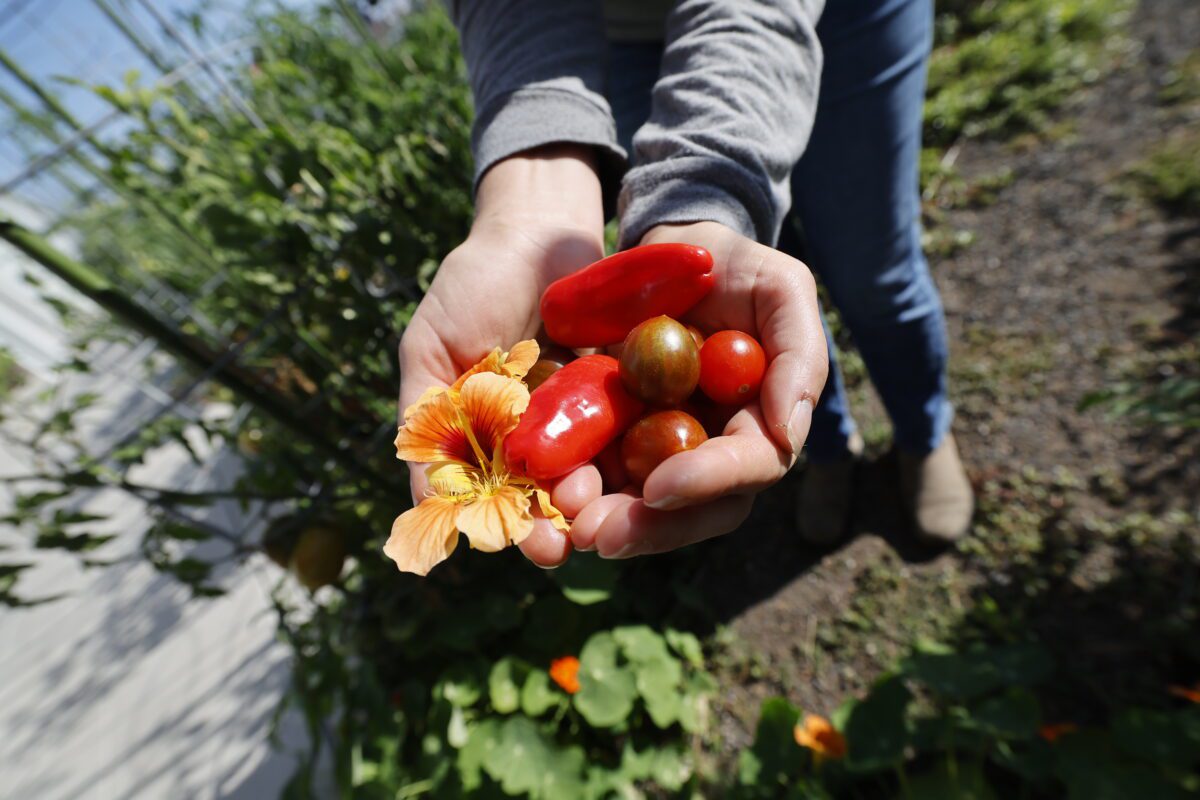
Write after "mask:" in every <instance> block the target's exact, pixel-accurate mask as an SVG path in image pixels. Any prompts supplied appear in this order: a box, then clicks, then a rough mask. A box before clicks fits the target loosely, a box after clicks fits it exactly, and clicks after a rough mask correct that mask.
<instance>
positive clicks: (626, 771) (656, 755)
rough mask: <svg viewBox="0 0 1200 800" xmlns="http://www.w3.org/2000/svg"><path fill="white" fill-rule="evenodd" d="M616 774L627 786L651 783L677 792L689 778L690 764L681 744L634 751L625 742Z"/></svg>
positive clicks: (690, 773) (690, 772)
mask: <svg viewBox="0 0 1200 800" xmlns="http://www.w3.org/2000/svg"><path fill="white" fill-rule="evenodd" d="M619 772H620V776H621V777H622V778H623V779H625V781H626V782H627V783H628V784H633V783H636V782H639V781H645V780H651V781H654V783H656V784H658V785H659V786H661V787H662V788H663V789H666V790H667V791H671V792H677V791H679V790H680V789H682V788H683V785H684V784H685V783H686V782H687V780H688V778H690V777H691V775H692V765H691V760H690V758H689V756H688V753H687V752H686V750H684V748H683V746H682V745H675V746H671V745H666V746H663V747H647V748H646V749H645V750H642V751H640V752H638V751H637V750H635V749H634V748H633V746H632V745H631V744H630V743H629V742H626V743H625V749H624V750H623V751H622V752H621V766H620V768H619Z"/></svg>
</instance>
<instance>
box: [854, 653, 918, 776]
mask: <svg viewBox="0 0 1200 800" xmlns="http://www.w3.org/2000/svg"><path fill="white" fill-rule="evenodd" d="M911 699H912V693H911V692H909V691H908V689H907V687H905V685H904V682H903V681H902V680H901V679H900V677H899V676H894V675H893V676H887V677H884V678H883V679H881V680H879V681H877V682H876V683H875V685H874V686H872V687H871V691H870V693H868V694H867V696H866V697H864V698H863V699H862V700H860V701H859V702H858V704H857V705H855V706H854V708H853V709H852V710H851V711H850V714H849V716H848V717H847V719H846V728H845V730H844V731H842V733H843V734H844V735H845V737H846V745H847V748H848V752H847V766H848V767H850V768H852V769H858V770H873V769H879V768H881V767H886V766H890V765H893V764H896V763H898V762H899V761H900V760H901V759H902V758H903V757H904V748H905V746H906V745H907V744H908V725H907V722H906V715H905V711H906V710H907V708H908V703H909V701H910V700H911Z"/></svg>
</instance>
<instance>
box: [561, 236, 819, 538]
mask: <svg viewBox="0 0 1200 800" xmlns="http://www.w3.org/2000/svg"><path fill="white" fill-rule="evenodd" d="M654 242H685V243H688V244H696V245H700V246H702V247H706V248H708V250H709V251H710V252H711V253H712V255H713V260H714V262H715V268H714V272H715V275H716V286H715V287H714V289H713V291H712V292H711V293H710V294H709V295H708V296H707V297H706V298H705V299H704V300H703V301H701V302H700V304H699V305H697V306H696V307H695V308H694V309H692V310H691V311H690V312H689V313H688V314H687V315H686V316H685V318H684V321H685V322H690V323H692V324H694V325H696V326H697V327H698V328H700V330H701V331H704V332H705V333H706V334H707V333H715V332H716V331H719V330H728V329H732V330H740V331H744V332H746V333H748V334H750V335H752V336H754V337H755V338H756V339H758V340H759V341H760V342H761V343H762V345H763V349H764V350H765V351H766V354H767V359H768V366H767V373H766V377H765V379H764V381H763V386H762V391H761V393H760V395H759V398H758V400H756V401H755V402H753V403H751V404H749V405H747V406H745V407H743V408H742V409H741V410H739V411H738V412H737V413H736V414H734V416H733V417H732V418H731V419H730V420H729V422H728V424H727V425H726V426H725V429H724V431H723V432H722V435H720V436H716V437H713V438H712V439H709V440H708V441H706V442H705V443H703V444H702V445H700V446H699V447H697V448H696V449H695V450H690V451H688V452H684V453H678V454H676V455H674V456H671V457H670V458H669V459H667V460H666V461H664V462H663V463H662V464H660V465H659V466H658V467H657V468H656V469H655V470H654V472H652V473H651V474H650V476H649V477H648V478H647V479H646V482H645V484H644V486H643V487H642V489H641V490H640V491H638V490H636V489H634V488H632V487H630V488H626V489H625V490H624V491H622V492H621V493H619V494H611V495H604V496H603V497H600V498H597V499H595V500H593V501H592V502H590V503H588V505H587V506H586V507H585V508H583V509H582V510H581V511H580V512H579V513H578V514H577V515H576V517H575V522H574V524H573V525H572V528H571V539H572V542H573V543H574V545H575V546H576V547H577V548H579V549H583V550H597V551H598V552H599V553H600V555H601V556H603V557H606V558H628V557H632V556H638V555H647V554H651V553H661V552H665V551H667V550H673V549H675V548H677V547H682V546H684V545H688V544H692V543H694V542H698V541H702V540H704V539H709V538H711V537H713V536H718V535H720V534H724V533H728V532H730V531H732V530H733V529H735V528H736V527H737V526H738V525H740V524H741V523H742V521H743V520H745V518H746V517H747V516H748V515H749V513H750V509H751V507H752V505H753V503H754V495H755V494H757V493H758V492H760V491H762V490H763V489H765V488H767V487H768V486H770V485H771V484H773V483H775V482H776V481H778V480H779V479H780V478H782V477H783V476H784V474H785V473H786V472H787V471H788V469H790V468H791V466H792V465H793V464H794V463H795V460H796V456H797V454H798V453H799V452H800V448H801V446H802V445H803V444H804V440H805V439H806V438H807V437H808V429H809V425H810V423H811V420H812V410H813V405H814V404H815V403H816V401H817V398H818V397H819V396H820V393H821V390H822V388H823V387H824V386H825V376H826V374H827V372H828V369H829V363H828V354H827V351H826V349H825V348H826V345H825V335H824V333H823V331H822V329H821V318H820V312H819V311H818V307H817V292H816V285H815V284H814V282H813V278H812V274H811V273H810V272H809V271H808V268H807V267H805V266H804V265H803V264H802V263H800V262H799V261H797V260H796V259H794V258H791V257H790V256H787V255H784V254H783V253H781V252H779V251H778V250H774V249H772V248H769V247H766V246H763V245H760V244H758V243H756V242H754V241H752V240H750V239H747V238H746V237H744V236H741V235H740V234H738V233H736V232H735V231H733V230H731V229H730V228H727V227H725V226H724V225H720V224H718V223H715V222H700V223H694V224H689V225H663V226H659V227H657V228H654V229H652V230H651V231H650V232H649V233H647V234H646V236H645V237H644V238H643V239H642V244H651V243H654Z"/></svg>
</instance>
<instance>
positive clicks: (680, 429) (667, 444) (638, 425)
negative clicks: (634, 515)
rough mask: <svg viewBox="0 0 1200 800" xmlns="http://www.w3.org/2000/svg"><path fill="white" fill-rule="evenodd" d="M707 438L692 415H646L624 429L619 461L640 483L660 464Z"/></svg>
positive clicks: (674, 412)
mask: <svg viewBox="0 0 1200 800" xmlns="http://www.w3.org/2000/svg"><path fill="white" fill-rule="evenodd" d="M707 440H708V434H706V433H705V432H704V426H702V425H701V424H700V423H699V422H698V421H697V420H696V418H695V417H693V416H692V415H691V414H688V413H686V412H683V411H677V410H671V411H658V412H655V413H653V414H647V415H646V416H644V417H642V418H641V419H639V420H638V421H637V422H635V423H634V424H633V427H631V428H630V429H629V430H628V431H626V432H625V438H623V439H622V440H621V464H622V466H624V467H625V472H626V473H627V474H628V476H629V479H630V480H631V481H633V482H634V483H636V484H637V485H639V486H640V485H642V484H643V483H645V482H646V478H648V477H650V473H651V472H653V471H654V468H655V467H657V466H658V465H659V464H661V463H662V462H664V461H666V460H667V459H668V458H670V457H671V456H673V455H675V454H676V453H682V452H684V451H685V450H694V449H696V448H697V447H699V446H700V445H701V444H703V443H704V442H705V441H707Z"/></svg>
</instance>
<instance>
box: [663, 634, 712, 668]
mask: <svg viewBox="0 0 1200 800" xmlns="http://www.w3.org/2000/svg"><path fill="white" fill-rule="evenodd" d="M664 636H666V639H667V644H668V645H670V646H671V649H672V650H674V651H675V652H676V653H678V654H679V655H681V656H683V658H684V659H685V660H686V661H687V662H688V663H689V664H691V665H692V666H693V667H701V666H703V665H704V648H702V647H701V646H700V640H699V639H697V638H696V637H695V635H693V634H691V633H688V632H687V631H677V630H675V629H674V628H667V630H666V632H665V633H664Z"/></svg>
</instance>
